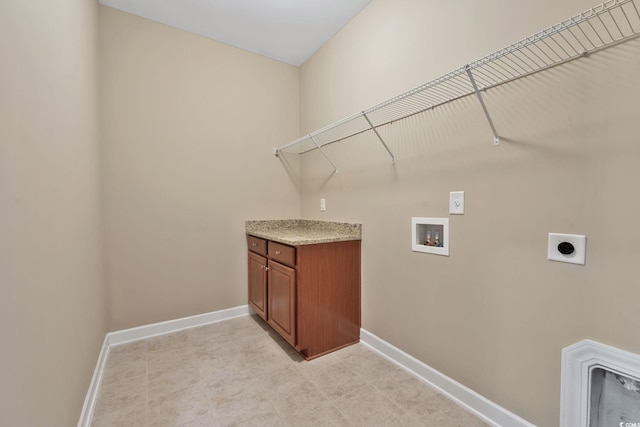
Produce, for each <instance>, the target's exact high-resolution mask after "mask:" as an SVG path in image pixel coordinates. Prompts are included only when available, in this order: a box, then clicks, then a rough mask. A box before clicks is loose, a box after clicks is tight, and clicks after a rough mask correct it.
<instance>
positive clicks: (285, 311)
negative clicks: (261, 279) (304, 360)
mask: <svg viewBox="0 0 640 427" xmlns="http://www.w3.org/2000/svg"><path fill="white" fill-rule="evenodd" d="M267 280H268V283H269V296H268V297H267V299H268V301H269V304H268V315H267V322H268V323H269V325H271V327H272V328H273V329H275V330H276V331H277V332H278V333H279V334H280V335H282V337H283V338H284V339H285V340H287V342H288V343H289V344H291V345H292V346H294V347H295V345H296V270H294V269H293V268H291V267H287V266H286V265H282V264H280V263H277V262H274V261H272V260H269V275H268V279H267Z"/></svg>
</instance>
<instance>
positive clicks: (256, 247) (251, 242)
mask: <svg viewBox="0 0 640 427" xmlns="http://www.w3.org/2000/svg"><path fill="white" fill-rule="evenodd" d="M247 246H249V250H250V251H251V252H255V253H258V254H260V255H265V256H266V255H267V241H266V240H264V239H260V238H258V237H254V236H249V235H247Z"/></svg>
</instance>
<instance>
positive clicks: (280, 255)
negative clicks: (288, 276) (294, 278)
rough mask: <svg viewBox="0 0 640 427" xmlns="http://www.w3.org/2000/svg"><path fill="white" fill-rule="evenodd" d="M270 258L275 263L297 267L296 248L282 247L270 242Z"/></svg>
mask: <svg viewBox="0 0 640 427" xmlns="http://www.w3.org/2000/svg"><path fill="white" fill-rule="evenodd" d="M269 258H271V259H272V260H274V261H278V262H281V263H283V264H287V265H290V266H292V267H295V265H296V248H293V247H291V246H287V245H282V244H280V243H276V242H271V241H270V242H269Z"/></svg>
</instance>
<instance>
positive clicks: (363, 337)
mask: <svg viewBox="0 0 640 427" xmlns="http://www.w3.org/2000/svg"><path fill="white" fill-rule="evenodd" d="M360 342H362V343H363V344H366V345H367V346H369V347H371V348H372V349H373V350H375V351H377V352H378V353H380V354H381V355H382V356H384V357H386V358H387V359H389V360H390V361H392V362H394V363H395V364H397V365H398V366H400V367H401V368H403V369H405V370H407V371H409V372H410V373H412V374H413V375H415V376H417V377H418V378H420V379H421V380H422V381H424V382H426V383H427V384H429V385H430V386H432V387H433V388H435V389H437V390H438V391H440V392H441V393H442V394H444V395H446V396H448V397H449V398H451V399H453V400H454V401H456V402H457V403H458V404H460V405H462V406H464V407H465V408H466V409H467V410H469V411H470V412H472V413H474V414H475V415H477V416H478V417H480V418H481V419H483V420H484V421H485V422H487V423H489V424H491V425H493V426H499V427H535V425H533V424H531V423H529V422H528V421H525V420H524V419H522V418H520V417H519V416H517V415H515V414H513V413H512V412H509V411H507V410H506V409H504V408H503V407H501V406H499V405H497V404H495V403H493V402H491V401H490V400H489V399H487V398H485V397H483V396H481V395H480V394H478V393H476V392H475V391H473V390H471V389H470V388H468V387H465V386H463V385H462V384H460V383H459V382H457V381H455V380H453V379H451V378H449V377H447V376H446V375H444V374H443V373H441V372H439V371H437V370H435V369H433V368H432V367H430V366H429V365H427V364H425V363H423V362H421V361H419V360H418V359H416V358H415V357H413V356H411V355H409V354H407V353H405V352H404V351H402V350H400V349H399V348H397V347H394V346H393V345H391V344H389V343H388V342H386V341H384V340H382V339H381V338H379V337H377V336H376V335H374V334H372V333H371V332H368V331H366V330H364V329H361V330H360Z"/></svg>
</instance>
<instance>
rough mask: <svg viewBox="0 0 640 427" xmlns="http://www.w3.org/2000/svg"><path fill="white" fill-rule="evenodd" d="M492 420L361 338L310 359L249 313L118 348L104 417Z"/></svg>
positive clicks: (101, 411)
mask: <svg viewBox="0 0 640 427" xmlns="http://www.w3.org/2000/svg"><path fill="white" fill-rule="evenodd" d="M287 425H289V426H323V427H324V426H412V427H414V426H437V427H449V426H456V427H473V426H486V425H487V424H485V423H484V422H482V421H481V420H479V419H478V418H476V417H474V416H473V415H471V414H470V413H468V412H466V411H465V410H464V409H462V408H461V407H459V406H457V405H456V404H455V403H453V402H452V401H450V400H448V399H447V398H445V397H444V396H442V395H440V394H438V393H437V392H436V391H435V390H433V389H431V388H430V387H429V386H427V385H425V384H424V383H422V382H421V381H419V380H418V379H416V378H415V377H413V376H411V375H410V374H408V373H407V372H405V371H404V370H402V369H401V368H399V367H397V366H396V365H394V364H393V363H391V362H389V361H388V360H386V359H384V358H383V357H381V356H380V355H378V354H377V353H375V352H374V351H372V350H370V349H369V348H368V347H367V346H365V345H363V344H356V345H353V346H350V347H347V348H345V349H342V350H339V351H336V352H333V353H331V354H328V355H325V356H323V357H320V358H317V359H314V360H312V361H309V362H307V361H305V360H304V359H303V358H302V357H301V356H300V355H299V354H298V353H296V352H295V350H293V349H292V348H291V347H290V346H289V345H288V344H287V343H286V342H285V341H284V340H283V339H282V338H280V336H279V335H277V334H276V333H275V332H273V331H272V330H271V329H270V328H269V326H267V325H266V324H265V323H264V322H263V321H262V319H260V318H258V317H256V316H245V317H240V318H236V319H231V320H227V321H223V322H219V323H214V324H211V325H207V326H202V327H198V328H193V329H188V330H185V331H180V332H175V333H171V334H167V335H162V336H159V337H155V338H150V339H146V340H141V341H136V342H133V343H129V344H122V345H119V346H114V347H112V348H111V350H110V352H109V355H108V358H107V362H106V367H105V371H104V375H103V379H102V384H101V386H100V390H99V393H98V399H97V401H96V406H95V409H94V413H93V419H92V423H91V426H92V427H103V426H110V427H116V426H127V427H132V426H145V427H146V426H149V427H151V426H153V427H156V426H171V427H178V426H180V427H187V426H189V427H191V426H193V427H195V426H212V427H213V426H261V427H262V426H287Z"/></svg>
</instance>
